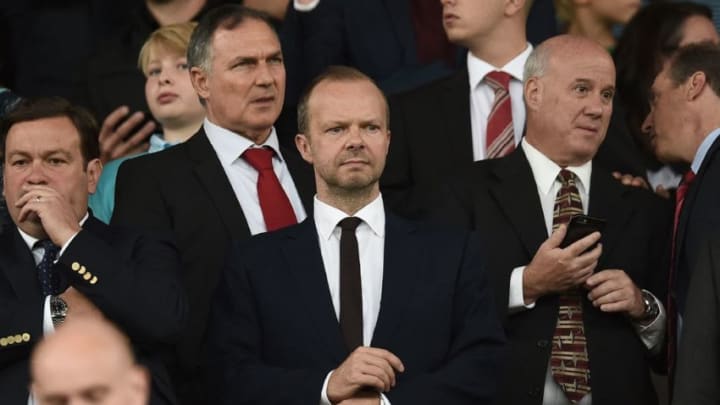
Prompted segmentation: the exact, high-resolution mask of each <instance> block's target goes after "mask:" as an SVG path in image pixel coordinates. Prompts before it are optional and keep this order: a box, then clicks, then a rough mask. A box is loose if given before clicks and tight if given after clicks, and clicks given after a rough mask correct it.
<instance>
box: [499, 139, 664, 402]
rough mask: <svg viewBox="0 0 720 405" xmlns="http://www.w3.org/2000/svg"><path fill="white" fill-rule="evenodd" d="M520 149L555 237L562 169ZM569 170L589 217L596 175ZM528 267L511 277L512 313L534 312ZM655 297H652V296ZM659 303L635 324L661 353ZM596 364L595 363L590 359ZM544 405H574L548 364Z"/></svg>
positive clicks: (588, 167) (585, 169) (588, 169)
mask: <svg viewBox="0 0 720 405" xmlns="http://www.w3.org/2000/svg"><path fill="white" fill-rule="evenodd" d="M520 147H521V148H522V149H523V152H525V156H526V157H527V159H528V163H529V164H530V169H531V170H532V174H533V177H534V178H535V184H536V185H537V191H538V197H540V205H541V206H542V211H543V219H544V220H545V227H546V229H547V233H548V235H550V234H551V233H552V223H553V209H554V208H555V198H556V196H557V193H558V191H559V190H560V187H561V183H560V181H558V180H557V176H558V174H559V173H560V170H561V169H562V168H561V167H560V166H558V165H557V164H556V163H555V162H553V161H552V160H550V159H549V158H548V157H547V156H545V155H543V154H542V152H540V151H539V150H537V149H536V148H535V147H533V146H532V145H531V144H530V143H528V142H526V141H523V142H521V143H520ZM565 169H567V170H569V171H571V172H573V173H574V174H575V176H576V178H577V181H576V182H575V185H576V186H577V189H578V193H579V194H580V199H581V200H582V205H583V212H584V213H585V214H587V207H588V206H589V202H590V200H589V198H590V176H591V175H592V162H591V161H590V162H587V163H585V164H583V165H581V166H568V167H566V168H565ZM525 267H526V266H521V267H517V268H515V269H513V271H512V273H511V276H510V294H509V298H508V309H509V311H510V313H516V312H520V311H523V310H532V308H534V307H535V303H534V302H531V303H529V304H525V298H524V292H523V282H522V280H523V272H524V271H525ZM651 295H652V294H651ZM653 298H655V302H656V303H657V304H658V307H659V308H660V313H659V314H658V316H657V317H656V318H655V320H654V321H653V322H651V323H650V324H649V325H642V324H639V323H637V322H633V327H634V328H635V331H636V332H637V333H638V335H639V336H640V339H641V340H642V342H643V343H644V344H645V347H646V348H647V349H648V350H650V351H654V350H658V349H659V348H660V347H659V346H660V343H661V342H662V338H663V335H664V333H665V327H664V325H665V318H666V316H665V309H664V307H663V305H662V303H661V302H660V301H659V300H658V299H657V298H656V297H655V296H653ZM590 361H592V359H590ZM591 404H592V392H591V393H590V394H588V395H586V396H585V397H584V398H583V399H582V400H580V402H578V405H591ZM543 405H571V403H570V401H569V400H568V399H567V397H566V396H565V393H564V392H563V391H562V389H561V388H560V386H559V385H558V384H557V383H556V382H555V379H554V378H553V376H552V371H551V370H550V364H549V362H548V368H547V372H546V374H545V387H544V392H543Z"/></svg>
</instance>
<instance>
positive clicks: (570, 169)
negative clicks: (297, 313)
mask: <svg viewBox="0 0 720 405" xmlns="http://www.w3.org/2000/svg"><path fill="white" fill-rule="evenodd" d="M524 77H525V83H524V89H523V96H524V99H525V105H526V113H527V126H526V132H525V137H524V139H523V140H522V142H521V143H520V145H519V147H518V148H517V149H516V150H515V151H514V152H513V153H511V154H510V155H508V156H507V157H504V158H501V159H495V160H486V161H482V162H476V163H475V164H474V166H473V167H472V169H471V171H470V172H467V173H466V176H465V178H464V179H460V181H458V182H456V183H455V184H453V187H452V192H451V193H450V198H449V206H448V207H446V209H445V210H444V211H443V213H442V215H443V216H444V217H445V218H447V219H450V220H452V221H453V222H459V223H461V224H463V225H466V226H470V227H472V228H477V230H478V231H479V232H480V234H481V235H482V236H484V239H485V240H486V241H487V246H486V253H487V259H488V263H489V266H488V267H489V269H490V271H491V277H493V278H494V280H493V281H494V283H495V293H496V298H497V300H498V307H499V308H506V309H507V310H506V311H503V312H504V313H503V315H504V316H506V320H505V325H506V333H507V337H508V339H509V340H510V342H511V346H512V350H511V358H510V364H509V366H508V367H507V368H506V373H507V374H506V379H505V381H504V383H503V385H501V388H500V395H498V397H497V401H496V403H498V404H510V405H514V404H518V405H520V404H523V405H524V404H536V405H540V404H575V403H577V404H582V405H590V404H608V403H612V404H615V403H623V404H630V403H632V404H654V403H657V396H656V394H655V392H654V390H653V387H652V384H651V381H650V374H649V370H650V366H649V360H648V358H649V357H651V356H648V355H649V354H650V355H654V354H657V353H658V352H660V346H661V343H662V337H663V334H664V329H665V324H664V310H663V305H662V303H661V302H660V301H659V300H658V299H657V298H656V297H664V295H665V294H664V293H665V291H664V285H663V280H664V277H665V274H666V273H665V269H666V268H667V266H666V262H665V261H664V259H663V258H662V257H661V256H662V255H661V254H658V252H664V251H665V250H666V249H664V248H665V242H666V240H667V238H666V236H667V234H668V233H667V232H668V230H669V223H668V221H665V220H664V219H665V218H667V215H665V211H664V205H663V203H662V202H661V201H660V200H659V199H658V198H657V197H656V196H654V195H653V194H652V193H651V192H649V191H647V190H644V189H641V188H637V187H635V188H633V187H628V186H624V185H622V184H621V183H620V182H619V181H617V180H615V179H614V178H613V177H612V174H611V173H610V171H609V170H605V169H603V168H602V167H600V165H598V164H597V163H596V162H593V158H594V157H595V154H596V153H597V150H598V147H599V146H600V144H601V143H602V141H603V139H604V138H605V134H606V131H607V128H608V123H609V120H610V115H611V113H612V100H613V96H614V92H615V68H614V65H613V62H612V59H611V58H610V56H609V55H608V53H607V51H605V50H604V49H602V48H601V47H600V46H598V45H597V44H595V43H593V42H591V41H589V40H586V39H582V38H578V37H572V36H560V37H555V38H553V39H550V40H548V41H546V42H544V43H543V44H541V45H540V46H539V47H538V48H536V49H535V50H534V51H533V53H532V54H531V55H530V57H529V58H528V61H527V63H526V65H525V72H524ZM578 214H580V215H582V214H588V215H590V216H592V217H596V218H600V219H603V220H605V221H606V224H605V227H604V229H603V231H602V233H600V232H592V233H590V234H589V235H587V236H584V237H583V238H581V239H579V240H577V241H576V242H574V243H570V244H569V245H568V246H567V247H564V248H563V246H564V244H563V241H564V239H565V236H566V234H568V233H569V229H568V228H567V226H568V225H567V224H568V222H569V221H570V219H571V218H572V217H573V216H575V215H578ZM548 235H549V237H548ZM598 242H599V243H598Z"/></svg>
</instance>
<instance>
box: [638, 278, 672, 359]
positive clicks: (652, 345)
mask: <svg viewBox="0 0 720 405" xmlns="http://www.w3.org/2000/svg"><path fill="white" fill-rule="evenodd" d="M642 291H644V292H647V293H648V294H650V296H652V298H653V300H655V304H656V305H657V306H658V308H659V309H660V311H658V314H657V316H656V317H655V319H653V321H652V322H650V323H643V322H639V321H635V320H633V322H632V324H633V327H634V328H635V332H637V334H638V336H639V337H640V340H642V342H643V344H644V345H645V347H646V348H647V349H648V350H649V351H650V352H651V353H653V354H656V353H657V352H658V351H659V350H660V347H661V343H662V341H663V338H664V337H665V327H666V326H665V320H666V319H667V315H666V312H665V307H663V304H662V302H660V300H659V299H657V297H656V296H655V295H654V294H653V293H651V292H650V291H647V290H642Z"/></svg>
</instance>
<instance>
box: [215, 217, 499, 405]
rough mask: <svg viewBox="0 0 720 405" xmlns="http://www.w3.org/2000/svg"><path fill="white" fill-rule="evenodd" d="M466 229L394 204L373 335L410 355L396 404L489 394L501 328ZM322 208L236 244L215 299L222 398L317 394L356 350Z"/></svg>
mask: <svg viewBox="0 0 720 405" xmlns="http://www.w3.org/2000/svg"><path fill="white" fill-rule="evenodd" d="M477 247H478V246H477V241H476V239H475V238H473V237H471V236H470V234H468V233H463V232H458V231H448V230H446V229H441V228H429V227H426V226H424V225H419V224H416V223H412V222H407V221H405V220H401V219H399V218H397V217H394V216H391V215H387V219H386V234H385V258H384V275H383V291H382V304H381V308H380V314H379V317H378V321H377V325H376V328H375V333H374V335H373V338H372V346H373V347H379V348H384V349H387V350H389V351H391V352H393V353H394V354H396V355H397V356H398V357H399V358H400V359H401V360H402V361H403V363H404V365H405V372H404V373H402V374H400V375H399V377H398V380H397V386H396V387H395V388H394V389H392V390H391V391H390V392H388V393H387V394H386V395H387V396H388V398H389V399H390V401H391V402H392V403H393V404H394V405H402V404H454V405H459V404H476V405H477V404H487V403H489V402H490V399H491V397H492V395H493V394H494V392H495V389H496V382H497V380H496V375H497V372H496V371H497V369H498V368H500V367H501V366H502V364H503V359H502V358H501V352H502V347H503V346H502V343H503V340H504V339H503V336H502V331H501V327H500V323H499V321H498V318H497V317H496V314H495V313H494V308H493V298H492V294H491V292H490V290H489V285H488V284H487V280H486V278H485V272H484V270H483V268H482V266H481V264H480V259H481V257H480V255H479V253H478V249H477ZM323 268H324V267H323V262H322V256H321V254H320V247H319V244H318V236H317V230H316V228H315V223H314V221H313V220H311V219H308V220H306V221H304V222H303V223H301V224H299V225H297V226H293V227H290V228H287V229H283V230H280V231H278V232H271V233H267V234H263V235H259V236H256V237H254V238H253V239H251V240H250V241H249V242H247V243H237V244H235V245H234V246H233V249H232V250H231V254H230V255H229V259H228V261H227V267H226V269H225V273H224V277H225V278H224V280H223V282H222V283H221V284H220V285H219V288H218V291H217V294H216V298H215V302H214V305H213V312H212V321H211V333H210V339H211V344H210V361H211V364H213V367H212V369H213V370H214V371H216V372H217V377H216V378H213V380H214V381H216V382H217V383H218V384H219V387H218V389H217V390H214V392H218V394H219V395H220V396H221V397H222V402H221V403H223V404H251V403H253V404H257V403H262V404H286V405H287V404H298V405H300V404H303V405H306V404H317V403H318V402H319V401H320V395H321V388H322V385H323V381H324V379H325V377H326V375H327V373H328V372H329V371H330V370H332V369H334V368H336V367H337V366H338V365H340V363H342V362H343V361H344V360H345V358H346V357H347V356H348V355H349V352H348V350H347V349H346V347H345V345H344V343H343V339H342V336H341V333H340V328H339V326H338V321H337V318H336V317H335V311H334V309H333V304H332V300H331V297H330V293H329V289H328V284H327V279H326V275H325V272H324V270H323Z"/></svg>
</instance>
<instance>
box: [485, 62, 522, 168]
mask: <svg viewBox="0 0 720 405" xmlns="http://www.w3.org/2000/svg"><path fill="white" fill-rule="evenodd" d="M483 80H485V83H487V84H488V86H490V88H492V90H493V91H494V92H495V100H494V101H493V105H492V108H491V109H490V115H488V122H487V132H486V133H485V146H486V149H485V150H486V153H485V155H486V157H487V158H488V159H493V158H498V157H502V156H505V155H507V154H508V153H510V152H512V151H513V150H515V131H514V130H513V120H512V104H511V103H510V87H509V86H510V75H509V74H507V73H505V72H498V71H494V72H490V73H488V74H487V75H486V76H485V78H484V79H483Z"/></svg>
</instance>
